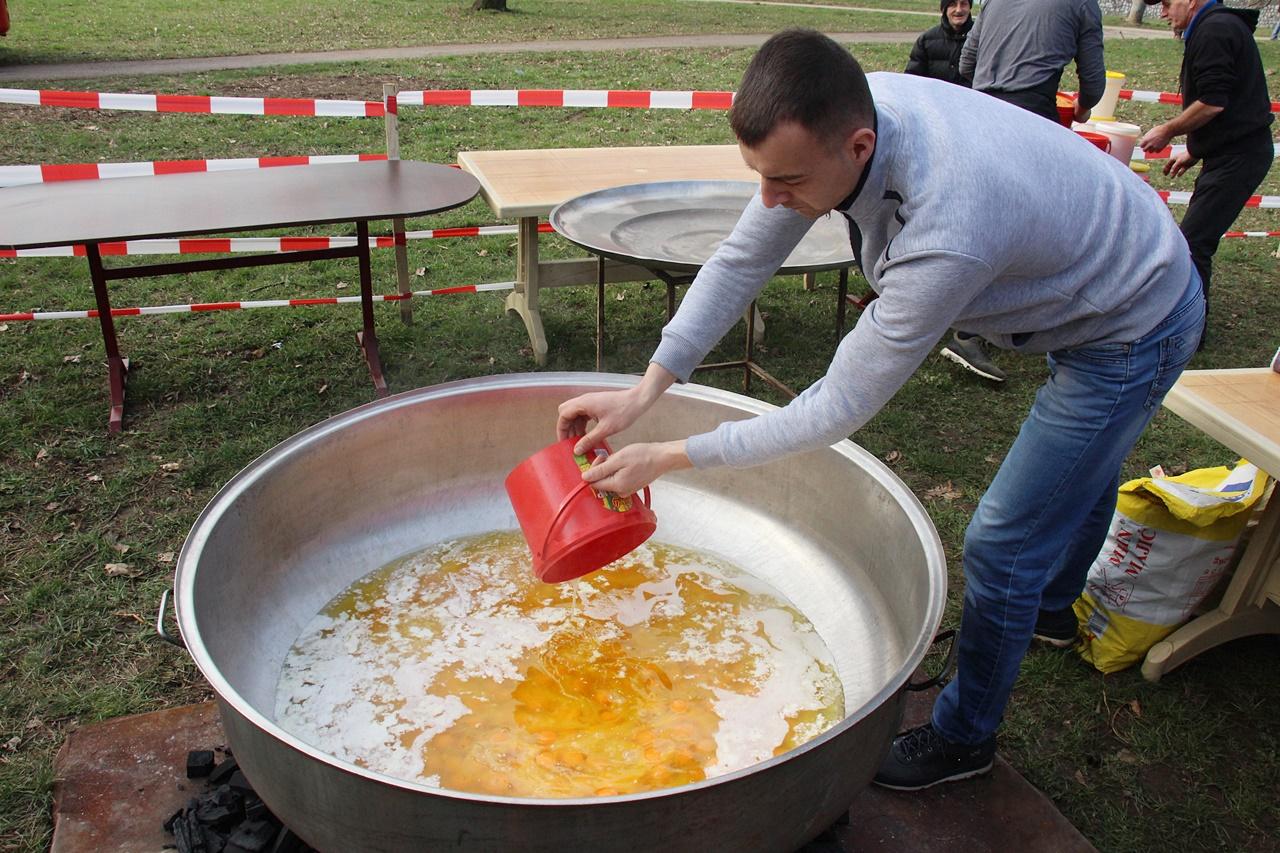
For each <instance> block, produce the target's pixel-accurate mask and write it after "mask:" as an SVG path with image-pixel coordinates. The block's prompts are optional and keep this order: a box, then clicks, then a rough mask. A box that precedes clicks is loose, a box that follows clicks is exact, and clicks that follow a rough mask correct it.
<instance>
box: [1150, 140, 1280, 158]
mask: <svg viewBox="0 0 1280 853" xmlns="http://www.w3.org/2000/svg"><path fill="white" fill-rule="evenodd" d="M1186 150H1187V146H1185V145H1166V146H1165V147H1164V148H1161V149H1160V150H1159V151H1152V152H1151V153H1149V154H1148V153H1147V152H1145V151H1143V150H1142V149H1141V148H1134V149H1133V153H1132V154H1130V155H1129V159H1130V160H1167V159H1169V158H1170V157H1174V156H1177V155H1178V154H1181V153H1182V152H1183V151H1186ZM1273 156H1274V157H1280V142H1277V143H1276V144H1275V154H1274V155H1273Z"/></svg>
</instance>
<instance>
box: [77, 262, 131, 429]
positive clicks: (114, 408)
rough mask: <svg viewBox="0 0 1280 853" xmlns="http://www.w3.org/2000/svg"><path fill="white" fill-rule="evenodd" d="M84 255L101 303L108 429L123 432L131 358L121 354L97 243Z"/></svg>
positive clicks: (99, 303)
mask: <svg viewBox="0 0 1280 853" xmlns="http://www.w3.org/2000/svg"><path fill="white" fill-rule="evenodd" d="M85 255H86V257H87V258H88V259H89V276H90V277H91V278H92V279H93V298H94V300H95V301H96V302H97V304H98V324H99V325H100V326H101V327H102V342H103V344H104V345H105V347H106V350H107V377H108V378H107V382H108V385H109V387H110V390H111V412H110V414H109V415H108V417H107V430H108V431H109V432H120V429H121V427H122V426H123V423H124V386H125V382H126V380H127V379H128V378H129V359H127V358H123V357H122V356H121V355H120V346H119V343H118V342H117V341H116V326H115V321H114V320H113V319H112V317H111V298H110V296H109V295H108V293H107V279H106V275H105V274H104V270H103V268H102V255H101V254H100V253H99V252H98V244H97V243H88V244H87V245H86V246H85Z"/></svg>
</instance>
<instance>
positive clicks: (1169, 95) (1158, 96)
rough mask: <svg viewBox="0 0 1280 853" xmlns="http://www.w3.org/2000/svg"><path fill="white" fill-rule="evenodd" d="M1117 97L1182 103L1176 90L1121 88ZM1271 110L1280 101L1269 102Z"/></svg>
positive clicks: (1276, 109)
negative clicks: (1160, 90) (1149, 90)
mask: <svg viewBox="0 0 1280 853" xmlns="http://www.w3.org/2000/svg"><path fill="white" fill-rule="evenodd" d="M1119 98H1120V99H1121V100H1123V101H1145V102H1146V103H1151V104H1176V105H1181V104H1182V96H1181V95H1179V94H1177V93H1176V92H1147V91H1143V90H1142V89H1121V90H1120V94H1119ZM1271 112H1273V113H1280V101H1272V102H1271Z"/></svg>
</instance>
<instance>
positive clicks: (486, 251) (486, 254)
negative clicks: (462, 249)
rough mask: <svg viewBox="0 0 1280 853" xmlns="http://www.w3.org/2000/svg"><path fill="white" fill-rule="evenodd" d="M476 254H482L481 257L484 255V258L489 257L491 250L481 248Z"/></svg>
mask: <svg viewBox="0 0 1280 853" xmlns="http://www.w3.org/2000/svg"><path fill="white" fill-rule="evenodd" d="M476 254H477V255H479V256H480V257H482V258H487V257H489V250H488V249H481V250H480V251H478V252H476Z"/></svg>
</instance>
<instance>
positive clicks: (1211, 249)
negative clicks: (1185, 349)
mask: <svg viewBox="0 0 1280 853" xmlns="http://www.w3.org/2000/svg"><path fill="white" fill-rule="evenodd" d="M1146 3H1147V5H1149V6H1154V5H1155V4H1156V3H1159V4H1160V16H1161V17H1162V18H1166V19H1168V21H1169V23H1170V24H1171V25H1172V26H1173V30H1174V32H1175V33H1177V34H1180V37H1181V38H1182V41H1183V54H1182V71H1181V74H1180V78H1181V79H1180V81H1179V82H1180V83H1181V86H1182V103H1183V110H1182V112H1181V113H1179V114H1178V115H1177V116H1176V117H1175V118H1173V119H1172V120H1170V121H1167V122H1165V123H1164V124H1158V125H1156V126H1155V127H1153V128H1151V130H1149V131H1147V133H1146V134H1145V135H1144V136H1143V137H1142V139H1140V140H1138V144H1139V145H1140V146H1141V147H1142V150H1144V151H1159V150H1160V149H1162V148H1164V147H1165V146H1167V145H1168V144H1169V141H1170V140H1171V139H1173V137H1175V136H1180V135H1181V134H1184V133H1185V134H1186V135H1187V150H1186V151H1183V152H1181V153H1179V154H1177V155H1175V156H1173V157H1171V158H1170V159H1169V160H1168V162H1166V163H1165V166H1164V173H1165V174H1166V175H1172V176H1173V177H1175V178H1176V177H1178V176H1180V175H1182V174H1183V173H1185V172H1186V171H1187V170H1188V169H1190V168H1192V167H1193V166H1195V164H1196V163H1197V162H1200V161H1201V160H1203V161H1204V165H1203V166H1201V167H1200V174H1199V176H1197V177H1196V183H1195V190H1194V191H1193V192H1192V194H1191V203H1190V204H1189V205H1188V206H1187V212H1186V214H1185V215H1184V216H1183V217H1182V225H1181V227H1182V234H1183V236H1184V237H1186V238H1187V245H1188V246H1190V248H1191V260H1192V261H1193V262H1194V263H1195V265H1196V270H1197V271H1198V272H1199V273H1200V280H1201V281H1202V282H1204V293H1205V297H1206V298H1207V297H1208V295H1209V272H1210V269H1211V268H1212V265H1213V255H1214V253H1215V252H1217V251H1218V241H1219V240H1220V239H1221V237H1222V234H1223V232H1225V231H1227V230H1228V229H1229V228H1230V227H1231V223H1233V222H1234V221H1235V219H1236V217H1237V216H1239V215H1240V211H1241V209H1242V208H1243V207H1244V205H1245V202H1247V201H1248V200H1249V196H1250V195H1252V194H1253V191H1254V190H1256V189H1257V188H1258V185H1259V184H1261V183H1262V179H1263V178H1265V177H1266V175H1267V171H1268V170H1270V168H1271V163H1272V161H1273V159H1274V158H1275V146H1274V143H1273V142H1272V141H1271V122H1272V120H1273V119H1272V115H1271V97H1270V95H1269V94H1268V93H1267V80H1266V77H1265V76H1264V75H1263V71H1262V57H1261V56H1260V55H1259V53H1258V45H1257V42H1255V41H1254V39H1253V30H1254V28H1255V27H1256V26H1257V25H1258V10H1257V9H1228V8H1227V7H1225V6H1223V5H1222V4H1221V3H1219V2H1217V0H1146ZM1202 342H1203V339H1202Z"/></svg>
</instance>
